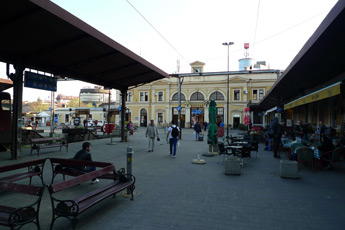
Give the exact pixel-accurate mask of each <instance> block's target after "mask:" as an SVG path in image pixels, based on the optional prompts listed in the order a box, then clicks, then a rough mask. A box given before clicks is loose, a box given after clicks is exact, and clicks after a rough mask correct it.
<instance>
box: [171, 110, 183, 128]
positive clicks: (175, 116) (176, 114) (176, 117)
mask: <svg viewBox="0 0 345 230" xmlns="http://www.w3.org/2000/svg"><path fill="white" fill-rule="evenodd" d="M172 117H173V120H174V122H175V124H178V110H177V107H173V108H172ZM185 122H186V108H184V107H182V108H181V125H180V126H181V128H185Z"/></svg>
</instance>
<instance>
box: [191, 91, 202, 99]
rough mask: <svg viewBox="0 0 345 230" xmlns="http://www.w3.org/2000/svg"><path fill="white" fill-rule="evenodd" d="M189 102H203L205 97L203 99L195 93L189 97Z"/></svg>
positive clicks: (200, 94) (199, 94)
mask: <svg viewBox="0 0 345 230" xmlns="http://www.w3.org/2000/svg"><path fill="white" fill-rule="evenodd" d="M190 100H191V101H203V100H205V97H204V95H202V93H199V92H195V93H193V94H192V96H191V97H190Z"/></svg>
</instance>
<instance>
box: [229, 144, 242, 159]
mask: <svg viewBox="0 0 345 230" xmlns="http://www.w3.org/2000/svg"><path fill="white" fill-rule="evenodd" d="M226 149H230V150H231V151H232V154H234V156H236V153H238V152H240V151H242V149H243V146H242V145H228V146H226Z"/></svg>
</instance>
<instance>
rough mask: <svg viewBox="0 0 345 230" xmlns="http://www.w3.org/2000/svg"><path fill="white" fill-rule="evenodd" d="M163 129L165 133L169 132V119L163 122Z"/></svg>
mask: <svg viewBox="0 0 345 230" xmlns="http://www.w3.org/2000/svg"><path fill="white" fill-rule="evenodd" d="M163 129H164V134H167V130H168V123H167V121H166V120H165V121H164V123H163Z"/></svg>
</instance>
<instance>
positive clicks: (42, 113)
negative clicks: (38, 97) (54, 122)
mask: <svg viewBox="0 0 345 230" xmlns="http://www.w3.org/2000/svg"><path fill="white" fill-rule="evenodd" d="M36 117H50V115H49V114H48V113H46V112H40V113H39V114H37V115H36Z"/></svg>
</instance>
